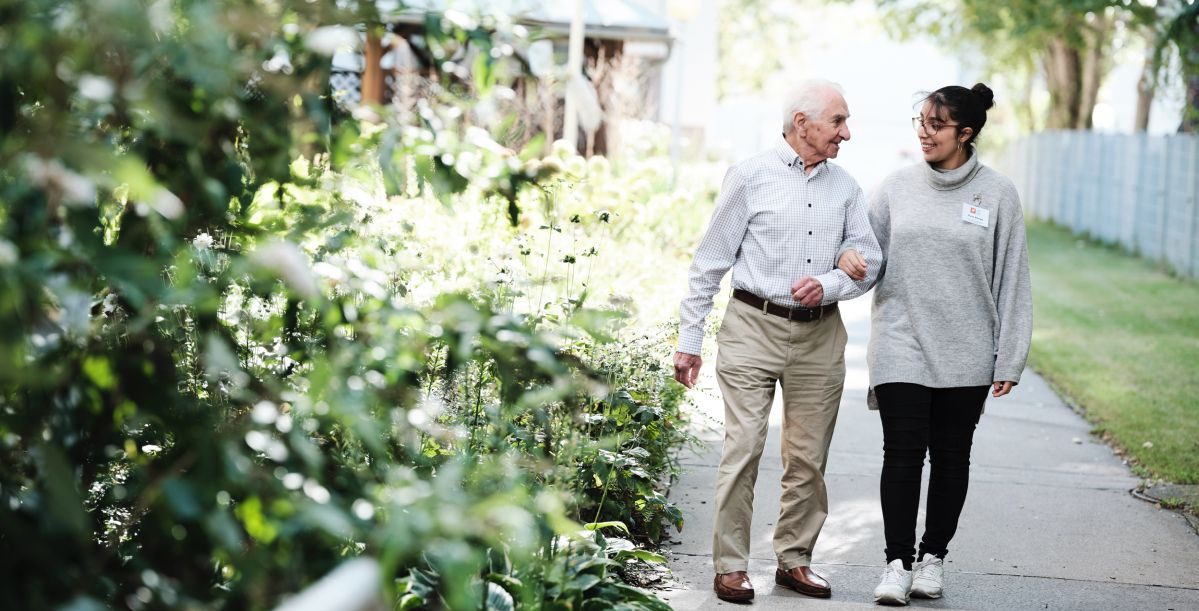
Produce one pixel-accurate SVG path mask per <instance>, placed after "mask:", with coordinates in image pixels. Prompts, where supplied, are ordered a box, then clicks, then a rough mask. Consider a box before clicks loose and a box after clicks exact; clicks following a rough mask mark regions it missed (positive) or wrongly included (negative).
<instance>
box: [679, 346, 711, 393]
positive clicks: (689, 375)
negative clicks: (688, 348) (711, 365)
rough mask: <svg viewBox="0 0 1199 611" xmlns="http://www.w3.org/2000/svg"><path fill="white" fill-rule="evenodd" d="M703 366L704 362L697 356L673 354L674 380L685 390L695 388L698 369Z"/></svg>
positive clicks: (682, 353) (683, 353)
mask: <svg viewBox="0 0 1199 611" xmlns="http://www.w3.org/2000/svg"><path fill="white" fill-rule="evenodd" d="M703 366H704V360H703V359H701V358H699V355H698V354H687V353H686V352H676V353H674V379H676V380H678V381H679V384H682V385H683V386H686V387H687V388H691V387H693V386H695V381H696V380H698V379H699V368H700V367H703Z"/></svg>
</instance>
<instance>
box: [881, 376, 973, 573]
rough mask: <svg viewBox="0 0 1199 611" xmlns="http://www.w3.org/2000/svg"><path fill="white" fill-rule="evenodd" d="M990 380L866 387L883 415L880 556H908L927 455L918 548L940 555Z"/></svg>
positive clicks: (962, 490) (960, 501) (912, 554)
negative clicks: (883, 544) (947, 385)
mask: <svg viewBox="0 0 1199 611" xmlns="http://www.w3.org/2000/svg"><path fill="white" fill-rule="evenodd" d="M989 388H990V386H966V387H959V388H928V387H925V386H920V385H918V384H902V383H895V384H880V385H878V386H876V387H875V388H874V394H875V397H876V398H877V399H878V405H879V417H880V418H881V419H882V422H883V474H882V478H881V480H880V482H879V497H880V498H881V500H882V506H883V531H884V533H885V536H886V538H887V550H886V551H887V562H888V563H890V562H891V561H892V560H896V559H900V560H903V561H904V562H905V564H910V563H911V562H912V561H913V560H915V558H916V515H917V512H918V511H919V509H920V472H921V470H922V469H923V468H924V454H925V451H926V450H927V451H928V455H929V465H930V467H929V469H930V470H929V478H928V504H927V507H926V515H925V519H924V537H923V538H922V539H921V541H920V552H921V554H922V555H923V554H930V555H933V556H938V557H941V558H944V557H945V554H946V553H947V552H948V546H949V540H950V539H952V538H953V535H954V533H955V532H957V528H958V517H959V516H960V515H961V514H962V506H963V505H964V504H965V503H966V489H967V487H968V486H969V482H970V446H971V444H972V443H973V441H974V428H975V426H977V425H978V418H979V416H980V415H981V414H982V407H983V402H984V401H986V399H987V390H988V389H989Z"/></svg>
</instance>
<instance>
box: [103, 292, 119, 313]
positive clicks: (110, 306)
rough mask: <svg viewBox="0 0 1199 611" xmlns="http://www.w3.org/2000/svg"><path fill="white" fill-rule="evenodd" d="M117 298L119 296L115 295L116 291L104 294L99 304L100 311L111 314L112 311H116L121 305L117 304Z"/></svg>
mask: <svg viewBox="0 0 1199 611" xmlns="http://www.w3.org/2000/svg"><path fill="white" fill-rule="evenodd" d="M117 299H119V297H117V294H116V293H109V294H107V295H105V296H104V301H103V303H101V304H100V311H101V312H103V313H104V314H112V313H113V312H116V311H117V310H118V309H120V307H121V306H120V305H118V304H117Z"/></svg>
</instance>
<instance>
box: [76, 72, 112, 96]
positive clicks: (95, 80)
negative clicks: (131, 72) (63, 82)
mask: <svg viewBox="0 0 1199 611" xmlns="http://www.w3.org/2000/svg"><path fill="white" fill-rule="evenodd" d="M78 85H79V95H81V96H83V97H85V98H87V99H89V100H95V101H97V102H107V101H109V100H111V99H112V94H113V93H115V92H116V90H117V88H116V86H115V85H113V84H112V81H110V80H108V79H106V78H104V77H102V76H96V75H94V74H84V75H82V76H80V77H79V82H78Z"/></svg>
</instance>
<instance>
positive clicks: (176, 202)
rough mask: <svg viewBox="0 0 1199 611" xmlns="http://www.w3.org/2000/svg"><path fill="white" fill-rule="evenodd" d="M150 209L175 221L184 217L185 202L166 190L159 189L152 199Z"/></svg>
mask: <svg viewBox="0 0 1199 611" xmlns="http://www.w3.org/2000/svg"><path fill="white" fill-rule="evenodd" d="M150 207H152V208H154V211H155V212H157V213H159V214H161V215H163V216H164V217H166V218H168V219H171V220H174V219H177V218H179V217H180V216H182V215H183V200H181V199H179V198H178V197H177V196H176V195H175V194H174V193H171V192H170V191H167V190H166V189H159V190H158V192H157V193H155V194H154V195H153V196H151V197H150Z"/></svg>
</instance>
